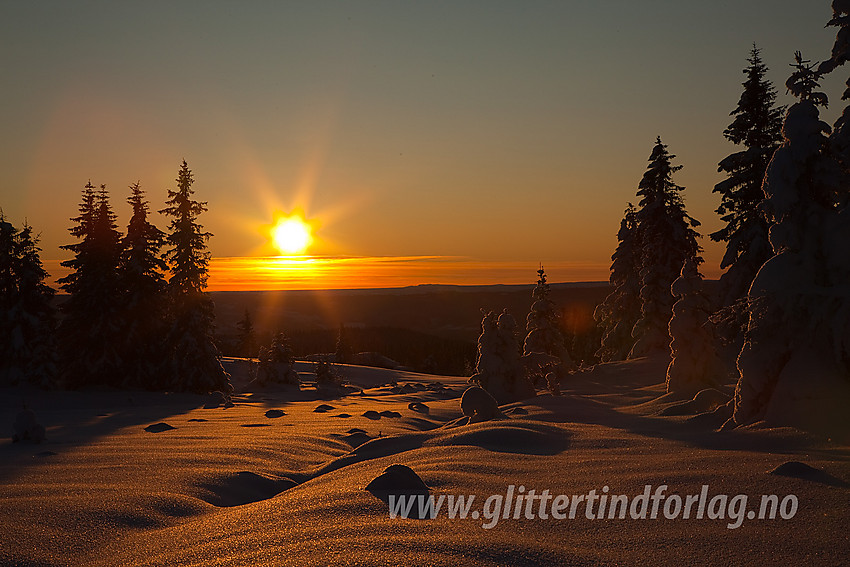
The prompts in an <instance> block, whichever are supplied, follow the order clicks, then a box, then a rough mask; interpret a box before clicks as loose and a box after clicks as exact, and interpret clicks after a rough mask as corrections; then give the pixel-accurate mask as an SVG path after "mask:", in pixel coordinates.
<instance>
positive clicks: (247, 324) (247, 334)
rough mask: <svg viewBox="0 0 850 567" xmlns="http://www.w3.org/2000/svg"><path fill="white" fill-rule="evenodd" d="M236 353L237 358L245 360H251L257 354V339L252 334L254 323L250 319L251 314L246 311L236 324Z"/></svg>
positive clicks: (253, 333)
mask: <svg viewBox="0 0 850 567" xmlns="http://www.w3.org/2000/svg"><path fill="white" fill-rule="evenodd" d="M236 330H237V331H238V334H237V336H236V351H237V352H238V353H239V356H244V357H245V358H253V357H254V356H255V355H256V354H257V352H256V348H257V338H256V334H255V332H254V321H253V320H252V319H251V313H250V312H249V311H248V310H247V309H246V310H245V315H244V316H243V317H242V319H240V320H239V321H237V322H236Z"/></svg>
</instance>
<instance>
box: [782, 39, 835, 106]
mask: <svg viewBox="0 0 850 567" xmlns="http://www.w3.org/2000/svg"><path fill="white" fill-rule="evenodd" d="M790 65H791V67H793V68H794V69H795V70H794V72H793V73H791V76H790V77H788V80H787V81H785V86H786V87H787V88H788V92H790V93H791V94H792V95H794V96H795V97H797V98H798V99H800V101H801V102H810V103H811V104H813V105H815V106H824V107H826V106H827V105H828V103H829V99H828V98H827V96H826V94H825V93H821V92H815V89H817V88H819V87H820V78H821V74H820V73H819V72H818V71H816V70H815V67H816V64H814V63H812V62H811V61H810V60H808V59H803V55H802V53H800V52H799V51H796V52H794V63H791V64H790Z"/></svg>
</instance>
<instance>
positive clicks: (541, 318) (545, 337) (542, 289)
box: [523, 266, 573, 393]
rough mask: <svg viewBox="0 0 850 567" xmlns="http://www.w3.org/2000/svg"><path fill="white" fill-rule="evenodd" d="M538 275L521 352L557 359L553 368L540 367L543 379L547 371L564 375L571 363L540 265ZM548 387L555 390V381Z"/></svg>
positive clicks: (544, 273) (553, 303) (558, 318)
mask: <svg viewBox="0 0 850 567" xmlns="http://www.w3.org/2000/svg"><path fill="white" fill-rule="evenodd" d="M537 276H538V279H537V285H536V286H535V287H534V289H533V290H532V292H531V296H532V298H533V299H534V303H532V305H531V310H530V311H529V313H528V316H527V317H526V326H525V328H526V331H527V333H528V334H527V335H526V337H525V341H524V342H523V355H528V354H532V353H543V354H548V355H550V356H554V357H555V358H557V359H558V360H560V364H559V365H557V367H556V368H548V367H546V368H541V369H540V370H539V372H542V373H543V376H542V377H544V378H545V376H546V374H547V373H548V372H549V371H552V372H556V373H557V374H558V379H560V378H562V377H563V376H562V375H563V374H566V372H565V371H566V369H567V368H568V367H572V366H573V361H572V358H571V357H570V354H569V352H567V348H566V346H565V344H564V336H563V334H561V321H560V317H559V316H558V312H557V310H556V309H555V302H554V301H552V299H550V297H549V284H548V283H547V282H546V271H545V270H544V269H543V266H540V269H539V270H537ZM550 389H552V390H554V389H557V382H556V383H553V384H550ZM553 393H554V391H553Z"/></svg>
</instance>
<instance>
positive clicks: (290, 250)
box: [272, 216, 313, 254]
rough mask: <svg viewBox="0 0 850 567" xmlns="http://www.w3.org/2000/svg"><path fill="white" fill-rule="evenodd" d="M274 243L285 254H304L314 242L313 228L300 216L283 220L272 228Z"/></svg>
mask: <svg viewBox="0 0 850 567" xmlns="http://www.w3.org/2000/svg"><path fill="white" fill-rule="evenodd" d="M272 242H274V245H275V247H276V248H277V249H278V250H280V252H281V253H283V254H303V253H304V251H305V250H307V247H308V246H310V244H311V243H312V242H313V235H312V227H311V226H310V225H309V224H307V223H306V222H304V219H302V218H301V217H299V216H291V217H286V218H282V219H280V220H278V221H277V224H275V225H274V227H273V228H272Z"/></svg>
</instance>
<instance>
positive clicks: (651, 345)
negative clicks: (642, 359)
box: [629, 137, 702, 358]
mask: <svg viewBox="0 0 850 567" xmlns="http://www.w3.org/2000/svg"><path fill="white" fill-rule="evenodd" d="M675 157H676V156H674V155H672V154H670V153H669V152H668V151H667V146H665V145H664V144H663V143H662V142H661V138H660V137H659V138H657V139H656V142H655V146H654V147H653V148H652V153H651V154H650V156H649V167H648V168H647V170H646V173H644V175H643V178H642V179H641V181H640V184H639V185H638V192H637V195H638V196H639V197H641V200H640V203H639V205H638V206H639V207H640V208H639V210H638V211H637V213H636V216H635V218H636V221H637V231H638V239H639V242H640V244H641V270H640V284H641V289H640V299H641V314H640V318H639V319H638V321H637V322H636V323H635V326H634V328H633V329H632V338H633V339H634V340H635V343H634V345H633V346H632V350H631V352H630V353H629V358H635V357H639V356H646V355H649V354H650V353H652V352H657V351H664V352H667V349H668V348H669V346H670V335H669V333H668V329H667V325H668V322H669V321H670V316H671V313H672V308H673V295H672V294H671V292H670V285H671V284H672V283H673V281H674V280H675V279H676V278H677V277H678V276H679V272H680V270H681V268H682V264H684V263H685V261H686V260H688V259H691V260H693V261H694V263H695V264H696V265H697V266H698V265H699V264H700V263H702V258H701V257H700V255H699V254H700V252H701V251H702V248H701V247H700V246H699V244H698V243H697V238H698V237H699V233H697V231H696V230H695V228H696V227H698V226H699V222H698V221H696V220H695V219H693V218H692V217H690V216H689V215H688V214H687V212H686V211H685V203H684V201H683V200H682V195H681V192H682V191H683V190H684V187H681V186H679V185H676V184H675V183H673V174H674V173H675V172H677V171H679V170H680V169H682V166H680V165H676V166H674V165H672V160H673V158H675Z"/></svg>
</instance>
